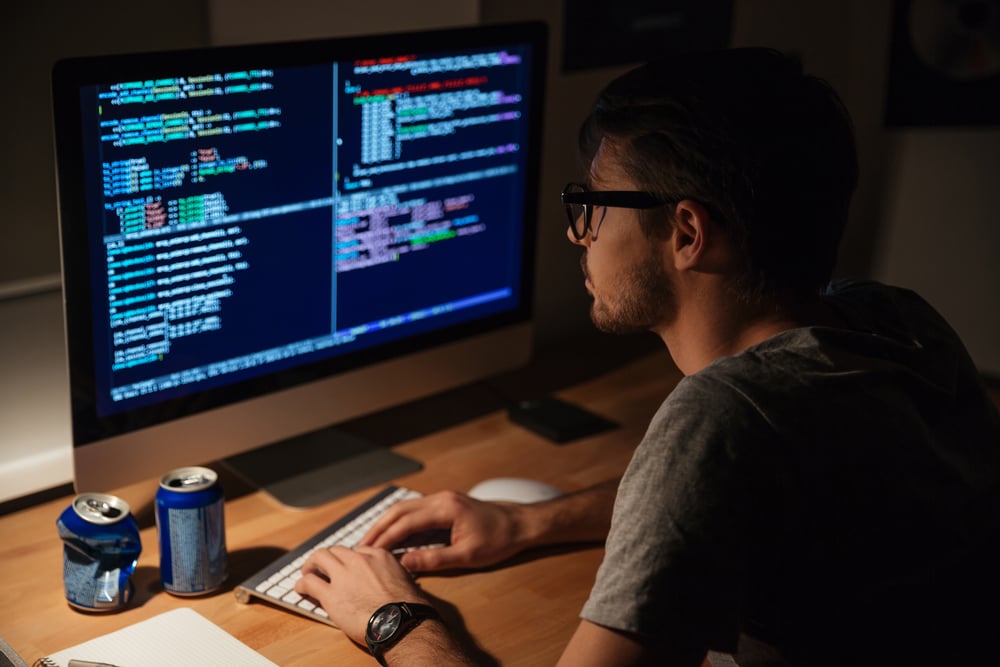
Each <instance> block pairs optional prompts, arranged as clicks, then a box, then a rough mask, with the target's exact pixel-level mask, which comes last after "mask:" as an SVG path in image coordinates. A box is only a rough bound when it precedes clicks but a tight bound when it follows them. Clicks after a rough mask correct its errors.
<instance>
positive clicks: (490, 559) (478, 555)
mask: <svg viewBox="0 0 1000 667" xmlns="http://www.w3.org/2000/svg"><path fill="white" fill-rule="evenodd" d="M524 511H525V510H524V506H522V505H517V504H514V503H488V502H482V501H479V500H475V499H473V498H470V497H469V496H466V495H464V494H461V493H457V492H454V491H442V492H439V493H435V494H432V495H429V496H425V497H423V498H418V499H416V500H408V501H403V502H399V503H396V504H395V505H393V506H392V507H390V508H389V509H388V510H387V511H386V513H385V514H384V515H383V516H382V517H381V518H380V519H379V520H378V521H377V522H376V523H375V525H374V526H373V527H372V528H371V530H370V531H369V532H368V534H367V535H365V537H364V538H362V540H361V544H362V545H365V546H374V547H379V548H383V549H389V548H391V547H393V546H395V545H397V544H399V543H400V542H402V541H403V540H404V539H406V538H407V537H409V536H411V535H413V534H415V533H421V532H424V531H429V530H442V529H444V530H450V531H451V544H450V545H449V546H445V547H441V548H435V549H418V550H416V551H411V552H409V553H405V554H403V556H402V558H401V563H402V564H403V566H404V567H405V568H406V569H408V570H410V571H411V572H431V571H435V570H445V569H455V568H463V569H464V568H478V567H485V566H487V565H493V564H495V563H499V562H500V561H503V560H506V559H507V558H510V557H511V556H513V555H514V554H516V553H518V552H519V551H521V550H523V549H524V548H525V547H526V546H527V545H526V542H525V540H526V537H527V535H526V530H525V522H524V521H523V517H524Z"/></svg>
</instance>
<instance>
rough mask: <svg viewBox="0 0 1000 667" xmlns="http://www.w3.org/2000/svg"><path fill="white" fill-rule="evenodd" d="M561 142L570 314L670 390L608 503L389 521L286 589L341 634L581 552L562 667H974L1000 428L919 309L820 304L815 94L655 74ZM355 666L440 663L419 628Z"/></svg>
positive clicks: (455, 497) (425, 514) (689, 63)
mask: <svg viewBox="0 0 1000 667" xmlns="http://www.w3.org/2000/svg"><path fill="white" fill-rule="evenodd" d="M580 148H581V154H582V157H583V159H584V163H585V165H586V168H587V177H586V179H585V182H584V183H583V184H571V185H570V186H567V188H566V190H565V191H564V193H563V200H564V202H565V203H566V205H567V211H568V212H569V217H570V221H571V224H570V228H569V232H568V234H569V238H570V240H571V241H572V242H574V243H576V244H578V245H580V246H581V247H582V248H584V255H583V261H582V266H583V272H584V275H585V277H586V287H587V289H588V291H589V292H590V294H591V295H592V297H593V299H594V303H593V309H592V318H593V320H594V322H595V324H596V325H597V326H598V327H599V328H601V329H602V330H605V331H611V332H630V331H636V330H650V331H653V332H655V333H656V334H657V335H659V336H660V337H661V338H662V339H663V342H664V343H665V344H666V346H667V349H668V350H669V351H670V354H671V355H672V357H673V359H674V361H675V363H676V364H677V366H678V368H679V369H680V370H681V371H682V372H683V373H684V375H685V376H686V377H685V378H684V379H683V380H682V381H681V382H680V383H679V384H678V385H677V387H676V389H675V390H674V391H673V392H672V393H671V394H670V396H668V397H667V398H666V400H665V401H664V403H663V405H662V406H661V408H660V410H659V411H658V413H657V415H656V416H655V417H654V419H653V421H652V423H651V424H650V427H649V431H648V432H647V434H646V436H645V437H644V439H643V441H642V442H641V443H640V444H639V446H638V448H637V449H636V452H635V454H634V457H633V459H632V461H631V463H630V464H629V467H628V470H627V471H626V473H625V475H624V477H623V478H622V480H621V481H620V484H616V483H608V484H603V485H599V486H597V487H595V488H593V489H589V490H586V491H583V492H580V493H576V494H571V495H569V496H566V497H563V498H560V499H557V500H554V501H548V502H545V503H539V504H536V505H525V506H520V505H505V504H491V503H481V502H477V501H475V500H472V499H470V498H468V497H466V496H464V495H461V494H457V493H451V492H444V493H440V494H434V495H431V496H428V497H426V498H423V499H420V500H416V501H412V502H409V503H404V504H400V505H398V506H396V507H395V508H393V509H391V510H390V511H389V512H388V514H387V515H386V516H385V517H384V518H383V519H382V520H381V521H380V522H379V523H378V524H377V525H376V526H375V527H374V528H373V529H372V531H371V533H370V534H369V535H368V536H367V537H366V538H365V540H364V546H361V547H359V548H358V549H357V550H355V551H347V550H343V549H335V550H333V551H330V552H322V553H318V554H316V555H314V556H313V557H312V559H311V560H310V561H309V562H308V563H307V564H306V566H305V567H304V568H303V573H304V576H303V579H302V580H301V582H300V584H299V585H298V586H297V590H298V591H299V592H300V593H304V594H307V595H309V596H312V597H313V598H315V599H317V600H319V601H320V602H321V603H322V604H323V606H324V608H326V609H327V610H328V611H329V612H330V614H331V616H332V617H333V619H334V620H335V621H336V622H337V624H338V625H339V626H340V627H341V628H343V629H344V631H345V632H346V633H347V634H348V635H349V636H350V637H351V638H352V639H354V640H355V641H358V642H361V641H363V637H364V635H365V626H366V624H367V622H368V620H369V618H370V617H371V616H372V614H373V612H374V611H375V610H376V609H377V608H379V607H380V605H383V604H384V603H387V602H393V601H400V600H402V601H410V602H415V603H426V600H427V599H426V596H424V595H423V594H422V593H421V591H420V589H419V588H418V587H417V586H415V584H414V583H413V582H412V581H411V579H410V576H409V574H408V573H407V571H406V570H409V571H411V572H424V571H432V570H439V569H446V568H471V567H480V566H485V565H489V564H493V563H497V562H500V561H502V560H504V559H506V558H508V557H510V556H511V555H513V554H515V553H517V552H519V551H521V550H523V549H527V548H530V547H534V546H538V545H543V544H552V543H557V542H573V541H577V540H591V539H603V538H604V537H605V536H606V537H607V540H606V552H605V559H604V562H603V564H602V565H601V568H600V571H599V572H598V576H597V581H596V583H595V585H594V587H593V590H592V591H591V595H590V599H589V600H588V601H587V603H586V605H585V606H584V609H583V610H582V612H581V618H582V620H581V622H580V625H579V627H578V629H577V630H576V632H575V634H574V635H573V638H572V640H571V641H570V643H569V645H568V646H567V647H566V650H565V653H564V654H563V657H562V660H561V661H560V664H565V665H574V666H580V665H583V666H586V665H638V664H653V665H698V664H700V663H701V661H702V660H703V658H704V657H705V655H706V653H707V651H709V650H717V651H723V652H729V653H736V654H737V655H738V657H737V661H738V662H740V663H741V664H748V661H752V660H753V659H761V658H762V656H764V657H766V659H767V660H770V661H772V662H770V663H769V664H774V662H779V661H784V662H786V663H788V664H805V665H814V664H818V665H867V664H872V665H891V664H942V665H943V664H947V665H952V664H955V665H957V664H965V663H964V662H963V661H965V660H975V659H977V658H979V659H982V658H985V657H987V656H989V657H992V656H993V655H994V653H995V652H996V648H995V647H992V646H990V645H989V644H988V640H987V638H989V637H992V636H993V635H995V628H994V627H993V626H994V623H993V622H992V621H991V618H992V615H990V614H983V615H977V613H978V612H977V611H976V610H978V609H979V607H980V606H981V604H987V605H989V604H991V603H992V602H993V600H994V599H995V598H994V597H993V596H994V595H996V593H997V592H1000V586H998V584H997V575H996V573H995V570H997V568H998V567H1000V560H998V556H1000V549H998V547H997V544H998V542H1000V540H998V537H997V533H998V530H1000V418H998V415H997V411H996V409H995V407H994V406H993V405H992V404H991V403H990V401H989V400H988V398H987V396H986V394H985V392H984V391H983V389H982V386H981V384H980V382H979V378H978V376H977V373H976V369H975V367H974V366H973V364H972V362H971V361H970V359H969V357H968V355H967V354H966V352H965V350H964V349H963V347H962V344H961V342H960V341H959V339H958V337H957V336H956V335H955V334H954V332H952V331H951V329H950V328H949V327H948V326H947V324H945V322H944V321H943V320H942V319H941V318H940V317H939V316H938V315H937V314H936V313H935V312H934V311H933V310H932V309H931V308H930V307H929V306H928V305H927V304H926V303H924V302H923V301H922V300H921V299H920V298H919V297H917V296H916V295H914V294H913V293H911V292H907V291H904V290H899V289H895V288H889V287H885V286H882V285H878V284H873V283H856V284H855V283H843V282H841V283H834V284H831V285H828V284H827V283H828V281H829V279H830V275H831V273H832V270H833V266H834V262H835V257H836V248H837V244H838V242H839V239H840V236H841V232H842V230H843V226H844V224H845V221H846V219H847V211H848V204H849V200H850V197H851V194H852V192H853V189H854V187H855V182H856V178H857V167H856V156H855V148H854V142H853V136H852V131H851V127H850V123H849V120H848V118H847V115H846V112H845V111H844V109H843V107H842V105H841V103H840V101H839V99H838V98H837V96H836V95H835V93H834V92H833V91H832V90H831V89H830V88H829V87H828V86H827V85H826V84H825V83H823V82H822V81H820V80H818V79H815V78H812V77H809V76H805V75H803V74H802V72H801V69H800V67H799V65H798V63H797V62H796V61H795V60H793V59H791V58H788V57H785V56H782V55H780V54H778V53H776V52H773V51H768V50H760V49H734V50H728V51H724V52H720V53H713V54H693V55H677V56H674V57H671V58H670V59H668V60H665V61H662V62H657V63H653V64H649V65H646V66H644V67H641V68H638V69H636V70H633V71H632V72H629V73H627V74H625V75H624V76H622V77H621V78H619V79H618V80H616V81H614V82H612V83H611V84H610V85H609V86H608V88H606V89H605V90H604V92H603V93H602V94H601V96H600V98H599V99H598V101H597V103H596V105H595V107H594V109H593V111H592V113H591V114H590V116H589V118H588V119H587V120H586V122H585V124H584V126H583V129H582V130H581V133H580ZM612 508H613V510H612ZM428 528H450V529H451V540H452V543H451V545H450V546H448V547H445V548H441V549H436V550H421V551H416V552H412V553H409V554H407V555H405V556H404V557H403V559H402V561H401V563H402V567H400V565H399V564H397V563H396V561H395V560H394V559H393V558H392V556H390V555H388V553H387V552H386V551H385V550H384V549H385V548H387V547H390V546H392V545H393V544H395V543H397V542H398V541H400V540H401V539H402V538H404V537H405V536H407V535H409V534H410V533H414V532H418V531H421V530H426V529H428ZM404 568H405V570H404ZM327 579H329V583H328V582H327ZM977 598H981V600H982V603H977V601H976V600H977ZM379 618H381V617H379ZM376 652H377V653H378V652H380V649H378V648H376ZM379 657H380V659H381V660H385V661H386V662H387V663H388V664H391V665H416V664H465V658H463V656H462V655H461V654H460V652H459V650H458V647H457V646H456V644H455V641H454V640H453V639H452V637H451V636H450V635H449V633H448V629H447V628H446V627H445V626H444V624H443V623H442V622H440V620H437V619H434V620H428V621H424V622H422V623H420V624H418V625H416V626H415V627H414V628H413V629H412V630H411V631H410V632H409V633H407V634H406V635H405V636H403V637H402V639H399V640H398V641H397V642H395V643H394V644H393V645H392V646H391V647H390V648H386V649H385V650H384V651H383V652H381V655H380V656H379Z"/></svg>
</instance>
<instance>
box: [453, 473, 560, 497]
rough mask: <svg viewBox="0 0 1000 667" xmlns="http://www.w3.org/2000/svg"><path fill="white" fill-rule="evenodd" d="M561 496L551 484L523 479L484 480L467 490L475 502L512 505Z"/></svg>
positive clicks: (500, 478) (498, 478)
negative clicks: (490, 501) (508, 503)
mask: <svg viewBox="0 0 1000 667" xmlns="http://www.w3.org/2000/svg"><path fill="white" fill-rule="evenodd" d="M562 494H563V493H562V491H560V490H559V489H557V488H556V487H554V486H552V485H551V484H546V483H545V482H539V481H538V480H534V479H525V478H523V477H494V478H492V479H484V480H483V481H481V482H479V483H478V484H476V485H475V486H473V487H472V488H471V489H469V495H470V496H471V497H473V498H475V499H477V500H503V501H507V502H513V503H535V502H538V501H541V500H549V499H551V498H556V497H558V496H561V495H562Z"/></svg>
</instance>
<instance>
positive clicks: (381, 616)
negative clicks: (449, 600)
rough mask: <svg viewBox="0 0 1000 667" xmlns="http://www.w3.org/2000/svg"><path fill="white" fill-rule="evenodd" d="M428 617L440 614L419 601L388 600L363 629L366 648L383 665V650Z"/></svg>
mask: <svg viewBox="0 0 1000 667" xmlns="http://www.w3.org/2000/svg"><path fill="white" fill-rule="evenodd" d="M428 618H437V619H440V618H441V616H440V615H439V614H438V613H437V610H436V609H434V607H432V606H430V605H426V604H421V603H419V602H390V603H388V604H384V605H382V606H381V607H379V608H378V609H376V610H375V613H374V614H372V616H371V618H369V619H368V628H367V630H366V631H365V643H366V644H367V645H368V650H369V651H370V652H371V654H372V655H373V656H375V659H376V660H378V662H379V664H380V665H385V656H384V654H385V652H386V651H387V650H388V649H389V648H391V647H392V646H395V645H396V642H398V641H399V640H400V639H402V638H403V636H404V635H406V633H408V632H409V631H410V630H412V629H413V628H414V627H416V626H417V625H419V624H420V622H421V621H423V620H424V619H428Z"/></svg>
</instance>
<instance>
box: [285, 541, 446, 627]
mask: <svg viewBox="0 0 1000 667" xmlns="http://www.w3.org/2000/svg"><path fill="white" fill-rule="evenodd" d="M295 592H297V593H299V594H300V595H308V596H309V597H311V598H313V599H314V600H316V601H318V602H319V603H320V605H322V607H323V609H325V610H326V613H328V614H329V615H330V620H332V621H333V622H334V623H335V624H336V625H337V627H339V628H340V629H341V630H343V631H344V633H345V634H346V635H347V636H348V637H350V638H351V639H352V640H354V641H355V642H357V643H359V644H361V645H362V646H364V645H365V630H366V628H367V625H368V619H369V618H371V615H372V614H373V613H375V610H376V609H378V608H379V607H381V606H382V605H383V604H386V603H388V602H424V603H428V602H427V597H426V596H425V595H424V594H423V593H422V592H421V590H420V589H419V588H418V587H417V585H416V584H414V583H413V579H412V578H411V577H410V574H409V573H408V572H407V571H406V570H404V569H403V568H402V567H401V566H400V564H399V563H398V562H397V560H396V558H395V557H394V556H393V555H392V554H390V553H389V552H387V551H385V550H384V549H373V548H371V547H357V548H356V549H354V550H351V549H346V548H344V547H333V548H332V549H329V550H327V549H320V550H318V551H316V552H314V553H313V554H312V555H311V556H310V557H309V559H308V560H306V562H305V564H304V565H303V566H302V578H301V579H299V581H298V582H297V583H296V584H295ZM428 604H429V603H428Z"/></svg>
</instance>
